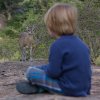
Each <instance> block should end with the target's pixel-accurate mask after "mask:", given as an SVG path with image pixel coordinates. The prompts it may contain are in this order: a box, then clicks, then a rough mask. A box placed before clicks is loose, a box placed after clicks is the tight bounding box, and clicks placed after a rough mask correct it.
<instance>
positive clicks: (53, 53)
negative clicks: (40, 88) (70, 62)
mask: <svg viewBox="0 0 100 100" xmlns="http://www.w3.org/2000/svg"><path fill="white" fill-rule="evenodd" d="M62 59H63V58H62V54H61V50H60V48H59V45H58V44H56V43H54V44H53V45H52V46H51V48H50V55H49V64H48V67H47V69H46V73H47V75H48V76H50V77H52V78H57V77H59V76H60V75H61V72H62V69H61V65H62Z"/></svg>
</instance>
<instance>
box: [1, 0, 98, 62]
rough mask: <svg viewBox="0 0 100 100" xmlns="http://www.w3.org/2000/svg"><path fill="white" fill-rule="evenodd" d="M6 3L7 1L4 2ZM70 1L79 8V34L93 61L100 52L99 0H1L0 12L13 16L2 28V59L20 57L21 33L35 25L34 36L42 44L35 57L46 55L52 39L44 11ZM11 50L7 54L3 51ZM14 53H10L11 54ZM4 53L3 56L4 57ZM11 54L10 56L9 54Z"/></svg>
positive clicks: (45, 56) (44, 56)
mask: <svg viewBox="0 0 100 100" xmlns="http://www.w3.org/2000/svg"><path fill="white" fill-rule="evenodd" d="M5 2H6V4H5ZM57 2H62V3H71V4H73V5H75V6H77V8H78V10H79V29H78V31H77V33H79V35H80V37H81V38H82V39H83V40H84V41H85V42H86V43H87V44H88V45H89V47H90V50H91V55H92V58H93V60H95V59H96V58H97V57H98V55H100V52H99V51H100V45H99V43H100V28H99V26H100V0H0V11H1V12H2V13H3V14H5V16H6V17H7V19H8V17H10V16H9V15H11V17H10V20H8V21H7V26H6V27H5V29H4V30H2V31H0V37H2V38H3V42H1V41H0V59H1V58H8V57H10V59H11V60H12V59H13V60H17V59H19V58H20V50H19V46H18V41H17V39H18V36H19V34H20V32H22V31H24V30H25V28H26V27H27V26H30V25H36V26H37V28H36V30H35V35H36V36H37V38H38V39H39V41H40V44H39V45H38V47H37V48H36V50H35V54H34V57H35V58H47V57H48V50H49V46H50V44H51V43H52V42H53V39H51V38H50V37H49V36H48V34H47V30H46V27H45V25H44V21H43V18H44V14H45V13H46V11H47V10H48V9H49V8H50V7H51V6H52V5H53V4H55V3H57ZM3 50H4V51H5V52H6V51H8V55H9V56H7V55H6V54H4V53H2V52H3ZM10 52H11V53H10ZM3 55H4V56H3ZM10 55H11V56H10Z"/></svg>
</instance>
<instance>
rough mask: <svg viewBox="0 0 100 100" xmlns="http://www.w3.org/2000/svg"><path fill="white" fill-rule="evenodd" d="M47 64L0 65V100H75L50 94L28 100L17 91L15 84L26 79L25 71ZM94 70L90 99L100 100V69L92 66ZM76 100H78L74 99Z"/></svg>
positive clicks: (39, 62) (11, 63)
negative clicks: (32, 66) (34, 66)
mask: <svg viewBox="0 0 100 100" xmlns="http://www.w3.org/2000/svg"><path fill="white" fill-rule="evenodd" d="M45 63H47V61H44V60H38V61H37V60H36V61H34V63H29V62H19V61H18V62H4V63H0V100H22V98H23V100H73V98H69V99H68V98H67V99H65V97H59V96H57V95H50V94H39V95H34V97H32V96H30V98H31V99H27V98H28V96H25V95H24V96H23V95H21V94H19V93H18V92H17V91H16V89H15V83H16V82H18V81H19V80H22V79H25V77H24V76H25V71H26V69H27V68H28V67H29V66H31V65H41V64H45ZM92 70H93V76H92V89H91V97H90V99H91V100H100V67H97V66H92ZM22 96H23V97H22ZM15 97H18V98H15ZM37 97H38V98H37ZM41 97H42V98H41ZM94 97H96V98H97V99H94ZM33 98H34V99H33ZM45 98H46V99H45ZM47 98H48V99H47ZM61 98H62V99H61ZM90 99H85V100H90ZM74 100H77V99H75V98H74ZM80 100H84V99H80Z"/></svg>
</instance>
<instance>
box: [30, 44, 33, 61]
mask: <svg viewBox="0 0 100 100" xmlns="http://www.w3.org/2000/svg"><path fill="white" fill-rule="evenodd" d="M29 61H30V62H32V61H33V47H32V46H31V47H30V59H29Z"/></svg>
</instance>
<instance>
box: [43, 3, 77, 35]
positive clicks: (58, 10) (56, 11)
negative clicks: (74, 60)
mask: <svg viewBox="0 0 100 100" xmlns="http://www.w3.org/2000/svg"><path fill="white" fill-rule="evenodd" d="M44 21H45V24H46V26H47V29H48V31H49V32H50V34H51V35H54V36H61V35H66V34H74V33H75V30H76V23H77V9H76V8H75V7H73V6H71V5H69V4H62V3H57V4H55V5H54V6H53V7H51V8H50V9H49V10H48V11H47V13H46V15H45V18H44Z"/></svg>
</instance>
